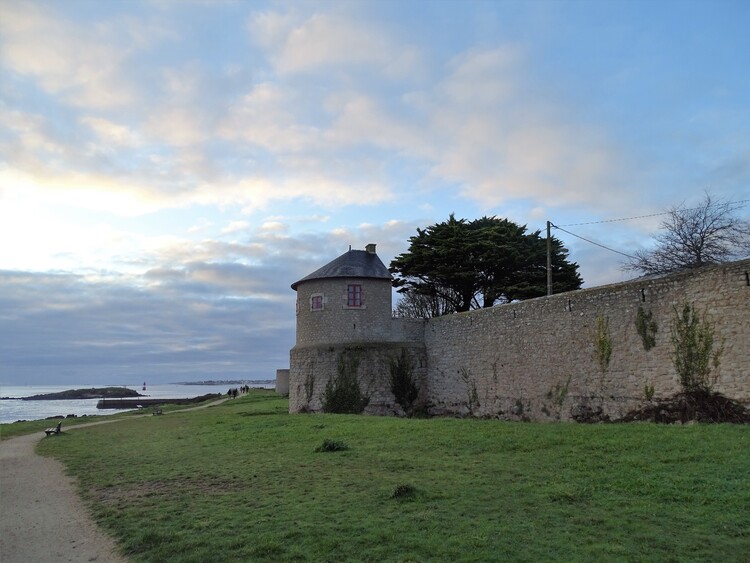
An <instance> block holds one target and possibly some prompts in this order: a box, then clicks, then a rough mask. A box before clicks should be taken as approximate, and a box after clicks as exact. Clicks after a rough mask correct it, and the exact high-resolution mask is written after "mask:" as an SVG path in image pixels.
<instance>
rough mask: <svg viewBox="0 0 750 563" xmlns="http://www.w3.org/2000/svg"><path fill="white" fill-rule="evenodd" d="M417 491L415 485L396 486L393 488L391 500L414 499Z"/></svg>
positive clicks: (403, 484)
mask: <svg viewBox="0 0 750 563" xmlns="http://www.w3.org/2000/svg"><path fill="white" fill-rule="evenodd" d="M416 492H417V489H416V488H415V487H414V485H410V484H408V483H402V484H400V485H396V486H395V487H394V488H393V492H392V493H391V498H395V499H407V498H412V497H414V495H415V494H416Z"/></svg>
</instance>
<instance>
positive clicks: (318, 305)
mask: <svg viewBox="0 0 750 563" xmlns="http://www.w3.org/2000/svg"><path fill="white" fill-rule="evenodd" d="M310 310H311V311H322V310H323V295H322V294H320V293H318V294H316V295H313V296H311V297H310Z"/></svg>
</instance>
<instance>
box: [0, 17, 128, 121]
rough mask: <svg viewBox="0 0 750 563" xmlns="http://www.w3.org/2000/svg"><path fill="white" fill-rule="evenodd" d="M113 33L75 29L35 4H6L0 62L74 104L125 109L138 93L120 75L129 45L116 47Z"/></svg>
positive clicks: (1, 20) (0, 20) (1, 19)
mask: <svg viewBox="0 0 750 563" xmlns="http://www.w3.org/2000/svg"><path fill="white" fill-rule="evenodd" d="M109 31H111V30H105V29H98V28H97V27H96V26H94V27H84V26H82V25H76V24H73V23H71V22H70V21H66V20H65V19H64V16H63V15H61V14H52V13H47V12H45V11H44V10H43V9H42V8H41V7H40V6H37V5H35V4H33V3H26V2H12V3H11V2H8V3H5V5H4V7H3V10H2V11H0V58H1V59H2V61H3V63H4V64H5V65H6V66H7V67H9V68H10V69H12V70H14V71H15V72H18V73H19V74H23V75H30V76H33V77H35V78H36V79H37V80H38V82H39V84H40V85H41V86H42V88H44V89H45V90H46V91H47V92H49V93H52V94H56V95H60V96H61V97H62V98H64V99H65V100H66V101H67V103H69V104H71V105H74V106H82V107H87V108H106V107H116V106H122V105H125V104H129V103H132V102H133V101H134V100H135V99H136V98H137V91H136V88H135V87H134V85H133V84H132V83H131V82H129V81H127V80H125V79H124V76H123V72H122V71H123V67H124V64H125V62H126V60H127V58H128V55H129V49H128V46H127V45H117V44H115V43H114V42H113V41H112V38H111V36H110V35H109Z"/></svg>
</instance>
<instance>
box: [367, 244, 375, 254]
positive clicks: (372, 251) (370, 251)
mask: <svg viewBox="0 0 750 563" xmlns="http://www.w3.org/2000/svg"><path fill="white" fill-rule="evenodd" d="M365 250H366V251H367V254H375V243H372V242H371V243H370V244H368V245H367V246H365Z"/></svg>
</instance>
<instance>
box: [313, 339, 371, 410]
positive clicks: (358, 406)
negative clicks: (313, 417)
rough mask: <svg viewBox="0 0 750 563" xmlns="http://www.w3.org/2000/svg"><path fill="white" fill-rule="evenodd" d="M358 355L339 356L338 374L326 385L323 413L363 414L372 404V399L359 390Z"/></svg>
mask: <svg viewBox="0 0 750 563" xmlns="http://www.w3.org/2000/svg"><path fill="white" fill-rule="evenodd" d="M358 369H359V358H357V357H356V355H350V356H348V355H347V354H345V353H343V352H342V353H341V355H339V362H338V374H337V375H336V376H335V377H332V378H331V379H329V380H328V382H327V383H326V388H325V391H324V392H323V401H322V402H323V412H328V413H338V414H361V413H362V412H363V411H364V410H365V407H367V405H368V404H369V403H370V398H369V397H367V396H366V395H364V394H363V393H362V391H361V389H360V388H359V379H358V378H357V370H358Z"/></svg>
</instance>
